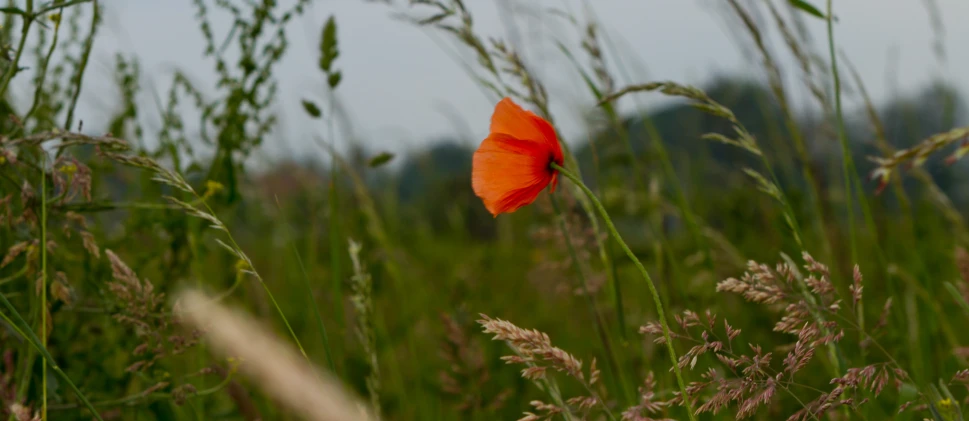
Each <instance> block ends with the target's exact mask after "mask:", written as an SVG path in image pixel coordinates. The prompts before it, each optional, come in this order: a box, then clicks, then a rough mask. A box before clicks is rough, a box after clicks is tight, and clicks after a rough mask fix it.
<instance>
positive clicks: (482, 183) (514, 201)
mask: <svg viewBox="0 0 969 421" xmlns="http://www.w3.org/2000/svg"><path fill="white" fill-rule="evenodd" d="M552 175H553V174H552V172H551V171H550V170H549V168H548V151H547V150H546V148H545V147H543V145H542V144H540V143H536V142H527V141H522V140H520V139H517V138H514V137H512V136H510V135H508V134H504V133H493V134H491V135H490V136H488V137H487V138H486V139H485V140H484V141H483V142H481V146H480V147H479V148H478V150H477V151H475V153H474V157H473V159H472V163H471V187H472V188H473V189H474V193H475V195H477V196H478V197H480V198H481V200H482V201H483V202H484V204H485V207H486V208H487V209H488V211H489V212H491V214H492V215H494V216H497V215H498V214H500V213H507V212H513V211H515V210H517V209H518V208H520V207H522V206H525V205H527V204H529V203H531V202H533V201H534V200H535V198H536V197H538V194H539V193H541V191H542V189H544V188H545V186H547V185H548V183H549V182H550V181H551V180H552V178H553V177H552Z"/></svg>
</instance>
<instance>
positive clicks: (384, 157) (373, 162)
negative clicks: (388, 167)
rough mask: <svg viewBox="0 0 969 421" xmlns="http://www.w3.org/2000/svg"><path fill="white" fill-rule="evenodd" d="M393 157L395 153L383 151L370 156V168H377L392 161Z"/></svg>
mask: <svg viewBox="0 0 969 421" xmlns="http://www.w3.org/2000/svg"><path fill="white" fill-rule="evenodd" d="M391 159H394V154H392V153H390V152H381V153H380V154H379V155H377V156H375V157H373V158H370V163H369V164H368V165H369V166H370V168H377V167H379V166H381V165H384V164H386V163H388V162H390V160H391Z"/></svg>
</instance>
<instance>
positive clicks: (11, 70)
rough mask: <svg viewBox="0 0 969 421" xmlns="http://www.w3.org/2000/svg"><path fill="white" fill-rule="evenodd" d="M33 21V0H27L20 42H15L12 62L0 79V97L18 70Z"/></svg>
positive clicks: (3, 94) (4, 95) (4, 96)
mask: <svg viewBox="0 0 969 421" xmlns="http://www.w3.org/2000/svg"><path fill="white" fill-rule="evenodd" d="M33 23H34V1H33V0H27V10H25V11H24V27H23V28H22V29H21V31H20V42H19V43H18V44H17V52H16V53H15V54H14V57H13V62H11V63H10V64H9V66H10V67H8V68H7V71H6V72H4V74H3V79H0V98H6V93H7V87H8V86H10V80H11V79H13V77H14V75H15V74H17V72H18V71H20V57H21V56H22V55H23V53H24V46H26V45H27V34H29V33H30V25H31V24H33Z"/></svg>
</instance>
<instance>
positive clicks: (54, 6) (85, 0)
mask: <svg viewBox="0 0 969 421" xmlns="http://www.w3.org/2000/svg"><path fill="white" fill-rule="evenodd" d="M91 1H93V0H71V1H65V2H63V3H58V2H54V4H51V5H50V6H47V7H44V8H42V9H40V10H38V11H37V13H34V16H43V15H44V14H45V13H47V12H52V11H54V10H58V9H66V8H68V7H71V6H77V5H79V4H81V3H88V2H91Z"/></svg>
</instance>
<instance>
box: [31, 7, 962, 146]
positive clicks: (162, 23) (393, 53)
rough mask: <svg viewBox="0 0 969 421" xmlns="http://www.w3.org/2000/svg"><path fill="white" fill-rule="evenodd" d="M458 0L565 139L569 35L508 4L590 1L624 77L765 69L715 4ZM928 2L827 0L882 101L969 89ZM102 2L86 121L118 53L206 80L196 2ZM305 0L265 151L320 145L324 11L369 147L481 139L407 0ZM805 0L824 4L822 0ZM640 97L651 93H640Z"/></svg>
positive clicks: (457, 55) (161, 80) (950, 10)
mask: <svg viewBox="0 0 969 421" xmlns="http://www.w3.org/2000/svg"><path fill="white" fill-rule="evenodd" d="M239 1H240V3H242V2H241V0H239ZM278 1H279V2H280V3H282V4H283V5H287V4H291V3H292V0H278ZM465 1H466V3H468V4H469V5H470V6H471V9H472V11H473V15H474V17H475V19H476V20H475V26H476V28H477V29H478V30H479V31H480V32H481V33H482V34H485V35H488V36H499V37H503V38H506V39H511V40H514V41H515V42H516V43H517V44H518V46H519V48H521V49H522V50H524V52H525V56H526V57H527V59H528V60H529V63H530V64H532V65H533V66H534V68H535V69H536V71H537V72H538V73H539V74H540V76H541V77H542V79H543V81H545V82H546V84H547V85H548V88H549V94H550V98H551V102H552V104H553V112H554V113H555V116H556V119H557V122H558V123H559V125H560V126H561V128H562V129H563V130H564V131H565V133H566V134H567V135H568V136H570V137H572V138H573V139H571V140H572V141H575V139H574V138H578V137H580V135H581V132H582V128H583V125H582V123H581V113H582V112H583V110H585V109H587V108H588V107H590V106H591V105H592V99H591V97H590V96H589V94H588V93H587V92H586V91H585V89H584V87H583V86H582V83H581V81H580V79H578V78H577V75H576V73H575V70H574V69H573V68H572V67H571V65H570V64H568V62H567V61H565V59H564V57H563V56H562V55H561V53H559V52H558V50H557V49H556V48H555V47H554V44H553V42H554V41H556V40H559V41H562V42H565V43H566V44H568V45H571V46H573V48H575V51H578V49H577V45H578V43H577V38H576V31H575V30H574V29H572V28H571V27H570V26H569V25H567V24H566V23H565V21H564V20H562V19H560V18H556V17H553V16H552V15H550V14H548V13H541V14H536V13H533V12H529V11H522V10H519V9H520V7H516V6H515V4H516V3H517V4H527V5H529V6H528V7H529V9H530V10H532V11H534V10H536V9H542V8H553V7H554V8H558V9H563V10H567V11H570V12H572V13H574V14H576V15H577V16H578V17H580V18H583V17H584V16H587V14H586V13H585V12H584V11H583V10H584V9H583V8H584V6H587V5H588V4H593V5H594V6H593V7H594V8H593V10H594V14H595V17H596V19H597V20H598V21H599V22H600V23H601V27H602V29H603V30H604V31H605V35H606V36H607V37H608V38H609V40H610V41H611V43H610V45H612V46H613V47H614V48H615V50H616V52H619V53H621V55H620V56H619V57H620V58H621V64H620V61H617V60H615V58H616V57H617V56H616V54H615V52H610V51H607V53H611V54H612V56H611V59H612V61H611V62H610V63H611V64H612V65H613V68H612V69H611V70H613V72H614V73H617V75H621V73H619V71H620V70H626V74H627V76H628V79H620V81H619V82H620V83H619V84H620V85H621V84H624V83H625V82H645V81H650V80H662V79H670V80H674V81H678V82H682V83H689V84H697V85H702V84H703V83H704V82H705V81H707V80H709V78H710V77H711V76H712V75H714V74H718V73H733V74H744V75H748V76H752V77H760V78H762V76H763V71H762V69H761V67H760V66H759V65H758V63H757V62H755V61H748V60H745V58H744V54H743V49H742V48H741V47H740V46H739V45H738V43H737V42H736V37H737V36H738V33H735V32H733V31H729V30H727V24H726V20H725V19H724V17H723V14H722V11H723V8H722V7H721V5H722V3H721V1H722V0H591V1H576V0H541V1H539V0H507V1H502V0H465ZM757 1H759V0H755V1H754V3H756V2H757ZM927 1H930V0H835V15H836V16H838V18H839V22H838V24H837V28H836V39H837V43H838V45H839V46H840V48H842V49H844V50H845V51H846V52H847V53H848V54H849V55H850V56H851V58H852V60H853V62H854V63H855V65H856V66H857V67H858V69H859V71H860V72H861V74H862V76H863V78H864V79H865V81H866V84H867V87H868V89H869V91H870V93H872V95H873V96H874V97H875V98H876V100H878V99H884V98H887V97H889V96H890V95H895V94H897V93H898V92H902V93H906V92H911V91H913V90H915V89H916V88H918V87H920V86H924V85H925V84H927V83H928V82H929V81H930V80H931V79H932V78H933V77H937V76H939V75H943V76H945V77H947V78H949V79H950V80H952V81H953V83H955V84H956V85H957V86H958V87H959V88H960V89H962V90H963V92H965V91H966V90H967V88H969V78H966V77H965V76H964V75H965V73H964V70H963V71H962V72H961V73H960V72H957V70H959V69H966V68H969V52H967V51H966V50H965V48H964V47H962V43H963V42H964V41H965V40H969V25H965V24H964V23H965V22H966V21H967V20H969V2H966V1H965V0H935V2H936V3H937V4H938V6H939V8H940V9H941V10H942V11H943V13H942V19H943V21H944V28H945V31H946V33H945V37H946V38H945V39H946V45H947V53H948V58H947V59H948V60H947V67H946V68H945V69H940V68H939V67H938V65H937V60H936V58H935V56H934V53H933V50H932V40H933V36H934V35H933V31H932V25H931V24H930V22H931V21H930V16H929V14H928V12H927V9H926V7H925V3H926V2H927ZM104 3H105V5H106V6H107V15H106V19H105V26H104V27H103V28H102V32H101V37H100V38H99V39H98V42H97V44H96V48H95V53H94V59H95V64H94V67H92V70H94V71H93V72H90V76H89V77H88V78H87V80H85V84H86V85H85V86H86V90H85V91H84V95H83V97H82V101H83V102H82V104H84V105H87V107H85V108H83V109H82V110H81V111H80V116H81V118H83V119H85V120H86V121H90V122H91V123H89V124H93V125H94V126H93V127H98V126H100V125H101V124H103V121H104V118H105V117H104V112H103V111H99V109H103V108H104V107H106V106H111V105H112V104H116V99H115V98H116V95H117V93H116V92H117V91H116V89H115V88H113V86H112V82H111V80H110V76H103V75H104V74H105V73H104V72H105V71H107V70H109V69H111V68H113V57H114V54H115V52H116V51H119V50H121V51H124V52H126V53H130V54H135V55H136V56H137V57H138V58H139V59H140V60H141V64H142V69H143V73H144V77H145V78H144V81H143V82H144V87H145V89H146V90H150V89H154V90H157V91H158V94H159V95H161V96H162V97H164V95H165V92H166V90H167V86H168V84H169V83H170V80H171V74H172V71H173V70H174V69H176V68H179V69H182V70H183V71H185V72H187V73H188V74H189V75H191V76H192V77H193V78H194V79H195V80H196V81H198V82H199V83H200V84H201V85H202V86H212V85H213V84H214V81H215V77H214V75H213V71H212V64H211V62H210V61H208V60H207V59H206V58H205V57H203V55H202V51H203V44H202V37H201V34H200V32H199V29H198V25H197V23H196V21H195V17H194V14H195V9H194V6H193V5H192V1H191V0H106V1H105V2H104ZM207 3H211V2H210V1H207ZM313 3H314V5H313V6H312V8H311V9H310V10H309V11H308V12H307V13H306V14H305V15H304V16H303V18H301V19H299V20H298V21H296V22H295V23H293V24H292V26H291V28H290V30H289V31H288V35H289V37H290V40H291V42H292V44H291V47H290V49H289V51H288V53H287V56H286V58H285V59H284V61H283V62H282V63H281V64H280V66H279V68H278V69H277V72H276V75H277V76H278V77H279V79H280V88H281V90H280V98H279V99H280V104H279V105H280V107H281V108H280V110H282V111H283V113H282V114H283V116H282V119H281V121H282V123H283V124H284V125H285V132H284V133H285V136H284V137H285V138H286V145H285V146H282V145H267V147H268V151H269V152H271V153H273V154H274V155H275V154H279V153H284V154H289V153H299V154H306V153H313V154H317V153H320V152H319V149H317V148H316V147H315V146H314V144H313V141H312V140H310V139H311V136H312V135H313V134H314V131H316V130H317V129H316V128H315V126H313V125H312V124H310V120H309V119H308V118H306V117H305V114H304V113H303V112H302V110H301V108H300V105H299V102H300V99H301V98H304V97H306V98H311V99H320V98H322V92H323V85H324V84H323V80H322V76H321V74H320V72H319V71H318V70H317V68H316V61H317V59H318V54H317V42H318V39H319V34H320V29H321V27H322V24H323V22H324V21H325V20H326V18H327V17H328V16H329V15H331V14H332V15H335V16H336V20H337V23H338V27H339V31H338V33H339V35H338V36H339V43H340V51H341V55H340V57H339V58H338V59H337V63H338V64H337V67H338V68H340V69H341V70H342V71H343V76H344V77H343V83H342V85H341V86H340V87H339V89H338V95H339V98H340V101H341V102H342V104H343V105H344V106H345V107H346V109H347V110H348V112H349V114H350V117H351V118H352V119H353V122H354V127H353V130H354V131H355V133H356V134H357V135H358V136H359V137H360V138H361V140H363V141H365V142H366V143H367V144H368V145H369V146H371V147H372V148H374V149H383V150H389V151H392V152H398V153H402V152H406V151H408V150H413V149H414V148H417V147H420V146H425V145H427V144H428V142H431V141H433V140H435V139H439V138H441V137H446V136H460V139H461V140H463V141H466V142H469V143H474V144H476V143H477V142H479V141H480V139H481V138H483V137H484V136H485V135H486V132H487V127H488V121H489V118H490V114H491V110H492V107H493V106H494V104H493V102H492V100H491V99H490V98H488V97H487V96H485V95H484V94H483V93H482V90H481V89H480V88H479V87H477V86H476V85H475V83H474V82H473V81H472V80H471V78H469V77H468V75H467V74H466V72H465V71H464V70H463V69H462V67H461V65H460V64H459V61H460V60H469V59H470V56H468V55H467V52H466V51H464V50H462V49H460V48H457V47H455V45H454V44H453V43H452V42H450V41H451V40H450V39H448V38H447V37H445V36H443V35H442V34H441V33H439V32H434V31H429V30H425V29H420V28H417V27H415V26H414V25H412V24H410V23H405V22H401V21H400V20H397V19H394V18H393V14H394V12H395V10H403V9H404V8H406V5H405V4H406V0H398V1H397V3H399V4H400V6H398V7H397V8H394V7H391V6H387V5H383V4H379V3H371V2H367V1H364V0H317V1H314V2H313ZM813 3H814V4H816V5H818V6H820V7H823V6H824V4H823V0H813ZM778 4H779V3H778ZM509 16H515V18H514V19H510V18H509ZM805 21H806V22H807V23H808V24H809V29H810V30H811V32H812V34H813V35H814V38H815V44H816V45H818V46H824V45H826V44H825V43H826V37H825V33H824V29H825V28H824V22H823V21H821V20H818V19H805ZM216 23H217V25H216V31H217V35H216V36H217V38H218V37H219V36H220V35H219V33H221V35H222V36H224V34H225V32H224V31H225V30H227V29H228V26H227V20H225V19H219V20H217V22H216ZM740 35H743V34H742V33H740ZM771 43H772V45H773V46H775V47H776V48H775V52H776V55H777V56H778V57H780V58H781V60H782V62H784V63H785V64H787V65H788V66H792V65H793V62H792V61H791V58H790V56H789V54H787V52H786V50H785V49H784V48H783V44H782V43H781V42H780V40H779V39H776V40H773V41H771ZM791 68H792V67H791ZM890 68H894V69H897V75H896V76H894V77H895V78H896V79H897V81H894V80H891V79H890V76H889V70H888V69H890ZM98 73H101V74H102V75H101V76H99V75H98ZM107 75H110V73H107ZM955 76H959V77H955ZM795 77H796V75H795V76H794V77H791V78H790V82H791V86H797V84H796V79H795ZM22 79H27V78H26V77H24V78H22ZM20 82H21V85H20V86H18V87H17V89H18V90H17V91H15V92H24V93H25V92H27V90H28V89H30V87H29V84H27V83H26V82H29V80H21V81H20ZM151 98H152V97H151V94H150V93H148V92H146V93H144V94H143V95H142V98H141V99H142V100H143V101H144V102H145V103H146V106H148V107H151V105H150V103H151V102H152V99H151ZM641 98H642V100H643V101H646V98H647V97H641ZM623 105H624V107H626V109H632V107H634V106H635V104H634V103H633V102H632V101H626V102H625V103H624V104H623ZM153 108H154V107H151V108H148V109H149V110H151V109H153ZM145 119H146V123H147V124H148V127H153V125H154V124H156V123H155V122H157V117H154V116H146V117H145ZM99 122H100V123H99ZM337 140H338V141H341V140H340V139H337Z"/></svg>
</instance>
